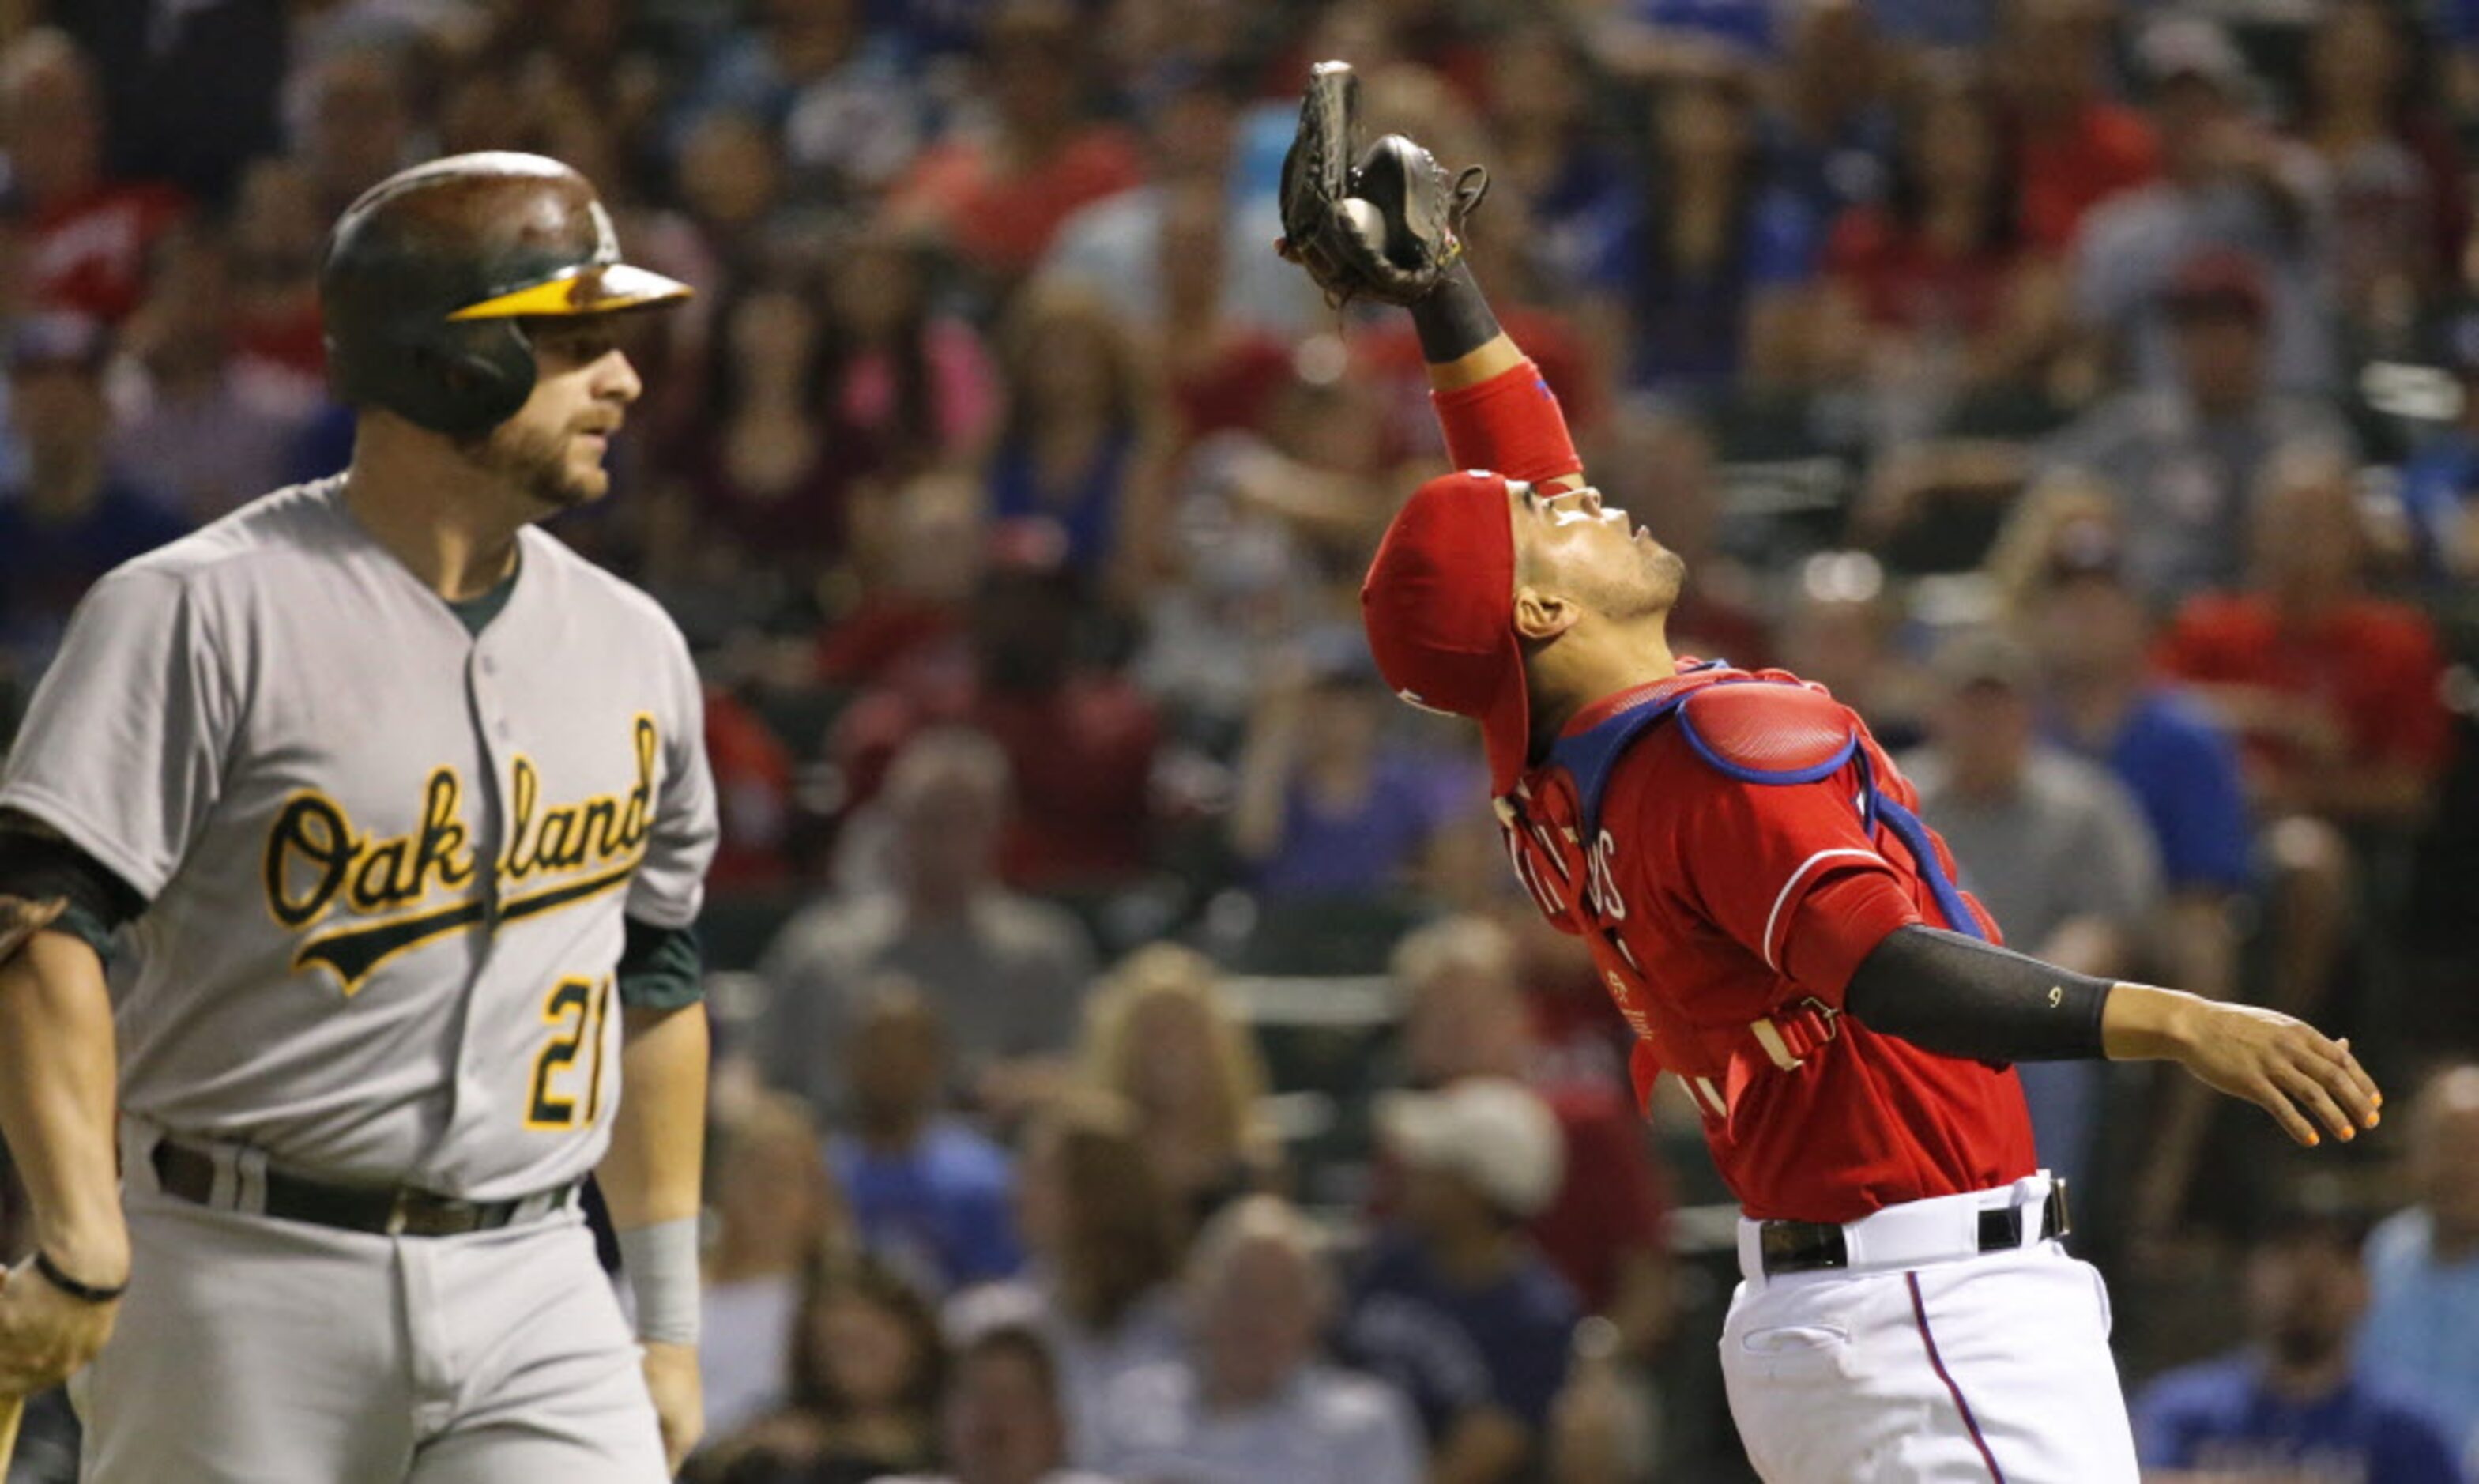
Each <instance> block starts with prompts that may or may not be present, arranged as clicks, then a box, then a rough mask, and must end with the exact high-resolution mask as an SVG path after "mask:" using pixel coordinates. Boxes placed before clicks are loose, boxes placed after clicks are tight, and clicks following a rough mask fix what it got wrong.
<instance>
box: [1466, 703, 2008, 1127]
mask: <svg viewBox="0 0 2479 1484" xmlns="http://www.w3.org/2000/svg"><path fill="white" fill-rule="evenodd" d="M1665 724H1669V725H1675V726H1676V727H1677V728H1678V729H1679V733H1680V735H1681V737H1682V738H1683V739H1684V740H1685V741H1686V743H1687V745H1688V747H1689V749H1690V750H1691V751H1692V752H1694V753H1695V754H1696V755H1697V756H1698V757H1699V758H1700V759H1701V760H1702V761H1703V762H1704V763H1705V764H1706V765H1707V766H1709V767H1711V768H1712V769H1713V770H1714V771H1715V772H1717V773H1720V774H1721V775H1723V776H1724V777H1725V778H1727V779H1730V780H1735V781H1738V782H1742V783H1754V784H1760V785H1769V786H1782V785H1789V784H1801V783H1812V782H1816V781H1818V780H1822V779H1826V778H1830V777H1831V776H1833V775H1834V774H1836V773H1838V772H1840V771H1842V770H1843V769H1844V768H1847V767H1851V766H1853V764H1854V763H1855V764H1856V767H1857V772H1858V786H1857V787H1856V788H1855V789H1854V791H1853V798H1852V807H1853V809H1855V810H1856V811H1857V812H1858V815H1859V818H1860V822H1861V824H1862V826H1863V828H1865V829H1866V830H1867V831H1868V832H1869V833H1870V834H1871V835H1872V836H1878V837H1879V838H1881V836H1882V834H1883V833H1885V832H1891V833H1892V834H1893V835H1894V836H1895V837H1896V838H1897V839H1899V840H1900V841H1901V842H1902V846H1903V849H1904V852H1905V853H1907V854H1908V855H1909V856H1910V857H1911V858H1912V859H1913V860H1914V861H1915V862H1916V863H1917V864H1918V867H1919V870H1920V874H1921V876H1922V878H1923V880H1924V881H1925V882H1926V883H1927V885H1928V887H1929V889H1930V893H1931V895H1932V896H1933V898H1934V900H1935V902H1936V904H1937V907H1938V908H1939V911H1940V915H1941V916H1943V917H1944V918H1945V920H1946V925H1947V926H1949V927H1951V928H1952V929H1954V931H1955V932H1959V933H1967V934H1971V935H1973V936H1975V937H1980V936H1984V934H1982V933H1981V928H1980V925H1979V920H1978V918H1977V917H1976V916H1974V914H1973V913H1972V911H1971V910H1970V908H1969V907H1968V905H1967V904H1965V903H1964V901H1963V899H1962V894H1961V892H1960V890H1959V889H1958V888H1957V887H1956V886H1955V883H1953V881H1952V880H1951V879H1950V878H1948V876H1947V875H1946V873H1945V871H1944V869H1943V865H1942V862H1941V861H1940V860H1939V858H1938V856H1937V853H1936V849H1935V847H1934V845H1933V843H1932V842H1931V841H1930V837H1929V834H1928V830H1927V827H1926V826H1925V825H1923V824H1922V823H1921V822H1920V820H1919V817H1918V816H1917V815H1916V814H1914V813H1912V812H1911V811H1910V810H1909V809H1908V808H1905V807H1904V806H1903V805H1902V804H1901V802H1900V801H1898V800H1896V799H1894V798H1893V797H1891V796H1890V795H1887V794H1885V793H1882V792H1880V791H1879V790H1878V787H1877V781H1876V765H1875V763H1874V762H1873V761H1872V760H1871V758H1870V749H1869V748H1868V746H1867V745H1866V744H1865V743H1864V742H1863V740H1862V738H1861V736H1860V734H1859V731H1858V729H1857V728H1856V726H1854V725H1853V721H1852V718H1851V716H1850V713H1849V712H1848V711H1846V710H1845V709H1844V708H1843V706H1842V705H1841V704H1840V703H1838V702H1836V701H1834V700H1833V698H1832V697H1830V696H1828V695H1827V694H1826V693H1825V692H1824V691H1822V690H1819V689H1817V688H1816V687H1814V686H1811V685H1808V684H1806V683H1804V682H1802V681H1800V680H1797V679H1793V678H1789V677H1786V676H1767V675H1749V674H1745V673H1741V672H1737V671H1730V670H1726V669H1725V668H1724V667H1722V666H1720V665H1707V666H1703V667H1700V669H1698V670H1696V671H1691V672H1689V673H1687V674H1685V675H1682V676H1680V677H1679V678H1677V679H1676V680H1674V681H1671V682H1667V683H1665V684H1662V685H1659V686H1654V687H1652V688H1650V689H1649V690H1648V692H1647V694H1646V697H1645V699H1644V700H1643V701H1642V702H1641V703H1640V704H1636V705H1633V706H1630V707H1628V708H1626V709H1624V710H1622V711H1620V712H1619V713H1618V714H1617V715H1615V716H1612V717H1610V718H1609V719H1607V720H1606V721H1603V722H1600V723H1599V724H1597V725H1596V726H1594V727H1591V728H1588V729H1585V730H1583V731H1580V732H1577V733H1575V734H1573V735H1572V736H1567V737H1562V738H1560V739H1559V740H1558V742H1557V743H1556V744H1554V745H1553V746H1552V747H1551V749H1550V755H1549V761H1548V764H1547V765H1546V766H1545V767H1542V768H1538V769H1535V770H1533V772H1532V773H1531V774H1529V775H1528V776H1527V777H1526V778H1525V779H1524V780H1523V782H1522V784H1521V785H1520V786H1519V788H1518V789H1517V791H1516V793H1515V795H1514V796H1513V797H1511V798H1508V799H1502V800H1500V801H1498V821H1499V825H1500V828H1501V829H1502V831H1503V832H1504V834H1505V839H1506V845H1507V851H1508V855H1509V857H1511V858H1512V860H1513V862H1514V865H1515V871H1516V875H1517V876H1518V877H1519V878H1520V879H1521V881H1522V882H1523V884H1524V886H1525V888H1526V889H1527V890H1528V891H1529V892H1530V893H1531V895H1532V898H1533V902H1534V905H1535V906H1537V907H1538V908H1540V909H1541V911H1542V913H1543V914H1544V915H1545V916H1546V917H1547V918H1548V919H1549V920H1550V921H1551V922H1552V923H1554V924H1556V925H1557V926H1558V927H1560V928H1561V929H1563V930H1565V931H1566V932H1568V933H1571V934H1575V935H1576V936H1578V937H1581V938H1583V939H1584V940H1585V942H1586V944H1587V945H1588V946H1589V947H1590V948H1591V950H1592V953H1593V959H1594V961H1595V964H1596V965H1597V967H1598V968H1599V970H1600V973H1601V982H1602V984H1603V985H1605V986H1606V987H1607V988H1608V989H1609V992H1610V997H1611V999H1612V1000H1613V1001H1614V1002H1615V1003H1616V1004H1617V1005H1618V1008H1619V1011H1620V1013H1621V1014H1623V1016H1625V1018H1626V1021H1627V1024H1628V1025H1629V1026H1630V1027H1631V1028H1632V1029H1633V1030H1634V1031H1635V1033H1636V1036H1637V1042H1636V1048H1635V1054H1634V1065H1633V1067H1632V1068H1631V1070H1632V1072H1633V1074H1634V1081H1635V1084H1636V1090H1637V1093H1638V1095H1639V1097H1642V1096H1644V1095H1647V1094H1648V1093H1649V1091H1650V1088H1651V1085H1652V1079H1653V1076H1654V1074H1655V1073H1657V1072H1659V1071H1660V1070H1662V1069H1663V1068H1665V1067H1666V1068H1667V1069H1669V1070H1671V1071H1673V1072H1676V1073H1677V1074H1679V1076H1681V1077H1682V1078H1684V1079H1686V1080H1687V1081H1688V1083H1689V1084H1690V1086H1691V1087H1696V1086H1698V1085H1699V1084H1708V1085H1712V1086H1714V1087H1716V1089H1717V1091H1718V1090H1720V1089H1721V1088H1722V1087H1728V1090H1729V1093H1730V1095H1729V1096H1727V1097H1718V1098H1714V1099H1710V1100H1700V1101H1703V1102H1705V1103H1706V1105H1707V1106H1706V1111H1707V1112H1708V1113H1715V1112H1718V1107H1716V1106H1714V1105H1723V1104H1726V1103H1729V1102H1735V1101H1736V1098H1735V1093H1736V1090H1737V1088H1736V1087H1735V1086H1731V1085H1733V1084H1739V1083H1743V1082H1744V1081H1745V1080H1746V1079H1747V1078H1748V1077H1749V1076H1750V1075H1751V1074H1752V1073H1753V1072H1759V1071H1761V1070H1762V1069H1763V1068H1764V1067H1766V1066H1767V1065H1770V1066H1772V1067H1774V1068H1776V1069H1778V1070H1789V1069H1791V1068H1792V1067H1795V1066H1796V1065H1797V1064H1798V1063H1799V1061H1800V1059H1801V1058H1802V1057H1803V1056H1804V1055H1805V1054H1806V1052H1807V1051H1809V1050H1811V1049H1813V1048H1814V1047H1815V1046H1817V1045H1819V1044H1822V1043H1823V1042H1824V1041H1826V1040H1827V1039H1830V1038H1831V1036H1833V1034H1834V1027H1833V1023H1832V1021H1833V1016H1834V1014H1836V1013H1838V1011H1826V1010H1823V1009H1822V1008H1821V1007H1816V1006H1813V1005H1810V1004H1807V1003H1806V1002H1803V1001H1801V1000H1799V999H1798V998H1797V997H1795V996H1793V997H1789V998H1786V1000H1785V1002H1784V1004H1783V1005H1782V1006H1781V1007H1780V1008H1779V1009H1777V1010H1776V1011H1775V1013H1774V1014H1772V1015H1771V1016H1768V1017H1766V1018H1765V1019H1762V1020H1758V1021H1755V1022H1751V1023H1750V1024H1747V1025H1744V1026H1742V1025H1725V1026H1713V1025H1707V1024H1699V1023H1696V1022H1692V1021H1689V1020H1687V1019H1685V1018H1683V1017H1682V1016H1680V1015H1679V1014H1678V1013H1677V1012H1676V1011H1675V1009H1674V1008H1672V1007H1669V1006H1666V1005H1665V1004H1664V1003H1663V1001H1662V1000H1661V999H1660V997H1658V996H1656V995H1654V994H1653V993H1651V992H1650V989H1649V984H1650V981H1651V980H1652V978H1653V977H1654V976H1656V975H1658V974H1659V972H1660V966H1659V965H1658V964H1648V963H1640V962H1638V961H1637V960H1636V958H1635V955H1634V953H1633V951H1632V950H1631V949H1630V948H1629V946H1628V944H1627V941H1626V938H1625V936H1624V934H1623V933H1622V931H1621V926H1620V925H1621V924H1622V923H1623V921H1624V919H1625V917H1626V910H1627V909H1626V905H1625V904H1624V903H1623V902H1620V901H1619V900H1618V899H1617V894H1618V883H1617V880H1616V877H1615V873H1614V872H1613V870H1612V868H1611V864H1610V857H1611V855H1612V853H1613V850H1614V842H1613V841H1612V839H1611V837H1610V834H1609V832H1607V831H1606V830H1605V829H1604V828H1603V825H1602V820H1601V806H1602V801H1603V797H1604V795H1605V794H1606V792H1607V790H1608V787H1609V783H1610V780H1611V779H1612V778H1613V777H1614V776H1615V774H1616V772H1617V768H1618V764H1619V761H1620V759H1621V758H1622V757H1623V756H1624V755H1626V752H1627V750H1628V749H1629V748H1630V747H1632V746H1633V745H1634V744H1635V743H1636V742H1637V741H1638V740H1639V739H1641V738H1643V737H1645V736H1646V735H1648V734H1649V733H1650V731H1651V730H1652V729H1654V728H1655V727H1659V726H1663V725H1665ZM1751 1046H1752V1048H1753V1050H1754V1052H1755V1053H1757V1055H1754V1056H1751V1055H1750V1052H1751Z"/></svg>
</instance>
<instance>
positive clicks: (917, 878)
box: [759, 729, 1093, 1113]
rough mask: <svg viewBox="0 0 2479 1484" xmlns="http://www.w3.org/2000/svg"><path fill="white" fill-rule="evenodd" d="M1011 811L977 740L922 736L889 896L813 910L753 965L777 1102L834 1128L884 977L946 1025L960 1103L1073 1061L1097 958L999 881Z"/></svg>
mask: <svg viewBox="0 0 2479 1484" xmlns="http://www.w3.org/2000/svg"><path fill="white" fill-rule="evenodd" d="M885 805H886V812H887V814H888V816H889V817H890V818H891V820H892V822H893V830H894V838H893V842H892V849H891V853H890V854H891V857H892V858H891V859H890V861H889V862H888V864H889V868H890V869H889V873H888V878H887V886H886V888H885V889H880V890H872V891H868V892H865V893H862V894H858V895H851V896H830V897H826V898H822V899H821V900H819V901H817V902H814V903H812V904H811V905H810V906H808V907H806V908H803V909H802V910H801V911H800V912H799V913H798V914H796V915H795V916H794V917H793V918H792V919H791V920H790V921H789V922H787V923H785V924H784V926H783V929H782V931H781V933H779V934H778V935H777V937H776V939H775V941H774V943H773V944H772V945H771V946H770V947H769V948H768V950H767V953H766V958H765V960H764V961H763V963H761V964H760V966H759V973H760V974H761V976H763V978H764V979H765V981H766V984H767V988H768V1009H767V1015H768V1019H767V1025H766V1029H765V1034H764V1036H763V1038H762V1048H763V1049H762V1050H761V1051H760V1053H759V1055H760V1057H761V1059H762V1061H763V1062H764V1063H765V1066H766V1070H767V1074H768V1079H769V1080H770V1081H771V1082H773V1083H774V1084H775V1085H776V1086H777V1087H782V1088H785V1089H786V1090H789V1091H793V1092H798V1093H800V1094H801V1095H803V1096H805V1097H806V1098H807V1099H809V1101H810V1102H811V1104H812V1105H814V1106H816V1107H817V1108H819V1109H820V1110H822V1111H824V1112H828V1113H833V1112H836V1111H839V1110H840V1109H841V1108H842V1107H843V1087H842V1086H841V1084H842V1080H843V1079H842V1077H841V1068H842V1057H841V1055H840V1048H841V1047H842V1045H843V1036H844V1035H845V1034H846V1032H845V1028H846V1027H847V1026H849V1025H850V1024H851V1015H852V1011H853V1005H854V1001H855V1000H856V997H857V996H858V995H859V994H860V993H861V991H862V989H863V988H864V986H865V985H868V984H869V983H870V982H871V981H872V980H873V979H875V978H876V977H877V976H878V975H880V974H882V973H886V972H890V971H891V972H895V973H900V974H902V975H904V976H905V977H906V978H907V979H909V980H911V981H912V982H913V983H915V984H917V985H920V986H921V988H922V991H923V993H924V994H926V995H927V996H928V997H929V999H930V1002H931V1003H932V1004H933V1005H934V1006H935V1007H936V1008H937V1010H938V1012H939V1015H940V1017H941V1018H942V1019H943V1020H944V1021H945V1023H946V1025H947V1026H948V1029H949V1035H950V1036H952V1037H953V1050H954V1056H955V1075H956V1078H957V1081H958V1091H959V1092H965V1091H969V1089H971V1088H972V1087H974V1086H975V1085H976V1084H977V1083H978V1081H979V1080H980V1079H982V1078H983V1077H984V1076H985V1075H987V1074H988V1073H989V1071H990V1069H991V1067H992V1066H994V1065H997V1064H1000V1063H1004V1062H1009V1061H1010V1060H1012V1059H1017V1058H1024V1057H1056V1056H1059V1055H1061V1054H1063V1053H1064V1052H1065V1051H1066V1049H1067V1046H1068V1043H1069V1041H1070V1039H1071V1038H1072V1037H1073V1036H1074V1035H1075V1032H1076V1017H1077V1012H1078V1011H1077V1008H1078V1005H1079V1004H1080V1002H1081V1001H1082V999H1083V996H1084V993H1085V986H1086V981H1088V980H1089V979H1090V978H1091V977H1092V972H1093V963H1092V949H1091V947H1090V946H1089V945H1088V944H1087V943H1086V940H1085V935H1084V933H1083V931H1082V930H1081V929H1080V928H1079V927H1078V926H1077V925H1076V922H1075V920H1074V919H1073V918H1071V917H1069V916H1068V915H1067V914H1066V913H1064V912H1062V911H1061V910H1059V909H1058V908H1053V907H1049V906H1046V905H1044V904H1042V903H1039V902H1035V901H1032V900H1029V899H1027V898H1025V897H1021V896H1018V895H1016V894H1015V893H1013V892H1011V891H1009V890H1008V889H1007V888H1006V887H1005V886H1003V885H1001V884H1000V883H999V882H998V881H997V880H996V878H995V877H994V875H993V872H992V868H993V866H994V865H995V852H996V849H997V843H998V838H999V832H1000V831H1001V829H1002V828H1004V825H1005V820H1006V816H1007V812H1008V810H1009V780H1008V766H1007V758H1006V755H1004V754H1003V753H1001V752H1000V751H999V749H998V747H997V746H996V744H994V743H992V742H991V741H990V739H989V738H987V737H985V736H983V735H980V734H979V733H976V732H972V731H967V730H961V729H941V730H932V731H927V732H924V733H922V734H921V735H920V736H919V737H917V738H916V739H915V740H914V741H913V742H912V743H911V744H910V746H909V747H907V750H906V751H905V753H904V754H903V755H901V756H900V757H899V758H898V760H897V763H896V766H895V767H894V768H893V769H892V770H891V772H890V774H889V776H888V780H887V789H886V799H885Z"/></svg>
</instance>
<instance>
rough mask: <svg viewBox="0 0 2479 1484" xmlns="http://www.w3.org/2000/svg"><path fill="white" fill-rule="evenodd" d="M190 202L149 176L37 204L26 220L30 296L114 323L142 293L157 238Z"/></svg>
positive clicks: (41, 305)
mask: <svg viewBox="0 0 2479 1484" xmlns="http://www.w3.org/2000/svg"><path fill="white" fill-rule="evenodd" d="M188 210H189V205H188V203H187V201H185V200H184V199H183V198H182V195H181V193H180V192H177V191H175V190H173V189H172V188H171V187H169V186H162V185H154V184H138V185H112V186H98V187H96V188H95V189H94V190H92V191H89V192H83V193H81V194H79V195H76V196H73V197H70V198H68V199H66V200H60V201H53V202H50V203H47V204H46V205H44V206H42V207H41V208H39V209H38V210H37V211H35V212H34V213H33V214H32V215H31V216H30V217H28V218H27V220H26V232H27V243H26V263H25V271H26V279H27V283H28V285H29V287H30V290H31V295H32V298H33V301H34V303H35V304H36V305H37V306H38V308H43V309H58V310H69V311H73V312H75V313H78V314H82V315H85V316H88V317H89V318H90V319H94V320H102V321H103V322H104V323H106V324H117V323H119V322H120V321H121V320H123V319H125V318H127V317H128V315H129V312H130V311H131V310H133V309H136V308H137V307H138V301H139V299H140V297H141V296H142V295H143V294H144V293H145V290H146V268H147V261H146V260H147V255H148V254H149V253H150V252H152V251H153V250H154V246H155V243H156V240H157V239H158V238H161V237H162V236H163V235H164V233H165V232H166V230H168V229H169V228H170V227H171V226H173V225H174V224H175V223H176V222H178V221H179V220H180V219H181V217H183V216H185V215H186V214H187V213H188Z"/></svg>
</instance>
